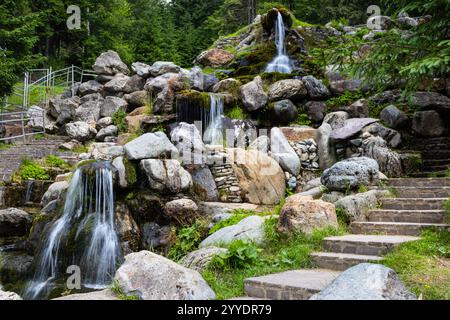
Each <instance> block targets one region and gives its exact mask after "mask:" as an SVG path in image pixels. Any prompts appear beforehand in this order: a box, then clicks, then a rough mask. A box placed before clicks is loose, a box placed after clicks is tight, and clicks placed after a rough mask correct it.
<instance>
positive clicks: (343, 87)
mask: <svg viewBox="0 0 450 320" xmlns="http://www.w3.org/2000/svg"><path fill="white" fill-rule="evenodd" d="M329 86H330V90H331V92H332V93H333V94H335V95H343V94H344V93H346V92H347V91H350V92H358V91H360V90H361V81H359V80H357V79H349V80H338V81H331V82H330V85H329Z"/></svg>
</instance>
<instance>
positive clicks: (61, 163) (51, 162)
mask: <svg viewBox="0 0 450 320" xmlns="http://www.w3.org/2000/svg"><path fill="white" fill-rule="evenodd" d="M45 164H46V165H47V166H49V167H54V168H60V169H63V170H70V169H71V166H70V164H68V163H67V162H66V161H65V160H63V159H61V158H60V157H58V156H54V155H49V156H47V157H46V158H45Z"/></svg>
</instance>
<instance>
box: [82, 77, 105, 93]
mask: <svg viewBox="0 0 450 320" xmlns="http://www.w3.org/2000/svg"><path fill="white" fill-rule="evenodd" d="M102 91H103V85H102V84H101V83H99V82H97V81H95V80H89V81H87V82H84V83H82V84H80V86H79V87H78V94H79V95H80V96H85V95H88V94H91V93H100V92H102Z"/></svg>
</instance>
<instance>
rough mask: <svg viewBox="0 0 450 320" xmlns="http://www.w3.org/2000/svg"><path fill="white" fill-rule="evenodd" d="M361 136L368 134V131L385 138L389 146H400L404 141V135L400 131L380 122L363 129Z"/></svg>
mask: <svg viewBox="0 0 450 320" xmlns="http://www.w3.org/2000/svg"><path fill="white" fill-rule="evenodd" d="M361 132H362V134H361V137H364V136H367V133H369V134H371V135H374V136H377V137H380V138H382V139H383V140H385V141H386V142H387V144H388V146H389V147H391V148H398V147H399V146H400V145H401V143H402V135H401V134H400V132H398V131H396V130H394V129H391V128H387V127H385V126H383V125H381V124H380V123H378V122H375V123H373V124H371V125H368V126H367V127H364V129H362V130H361Z"/></svg>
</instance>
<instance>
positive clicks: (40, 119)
mask: <svg viewBox="0 0 450 320" xmlns="http://www.w3.org/2000/svg"><path fill="white" fill-rule="evenodd" d="M28 117H29V121H28V126H30V127H31V128H32V129H33V130H39V131H40V130H43V129H45V132H47V133H56V132H57V131H58V126H57V124H56V121H55V120H53V119H52V118H50V117H49V116H48V114H47V112H46V111H45V110H44V109H42V108H41V107H38V106H31V107H30V108H29V109H28Z"/></svg>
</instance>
